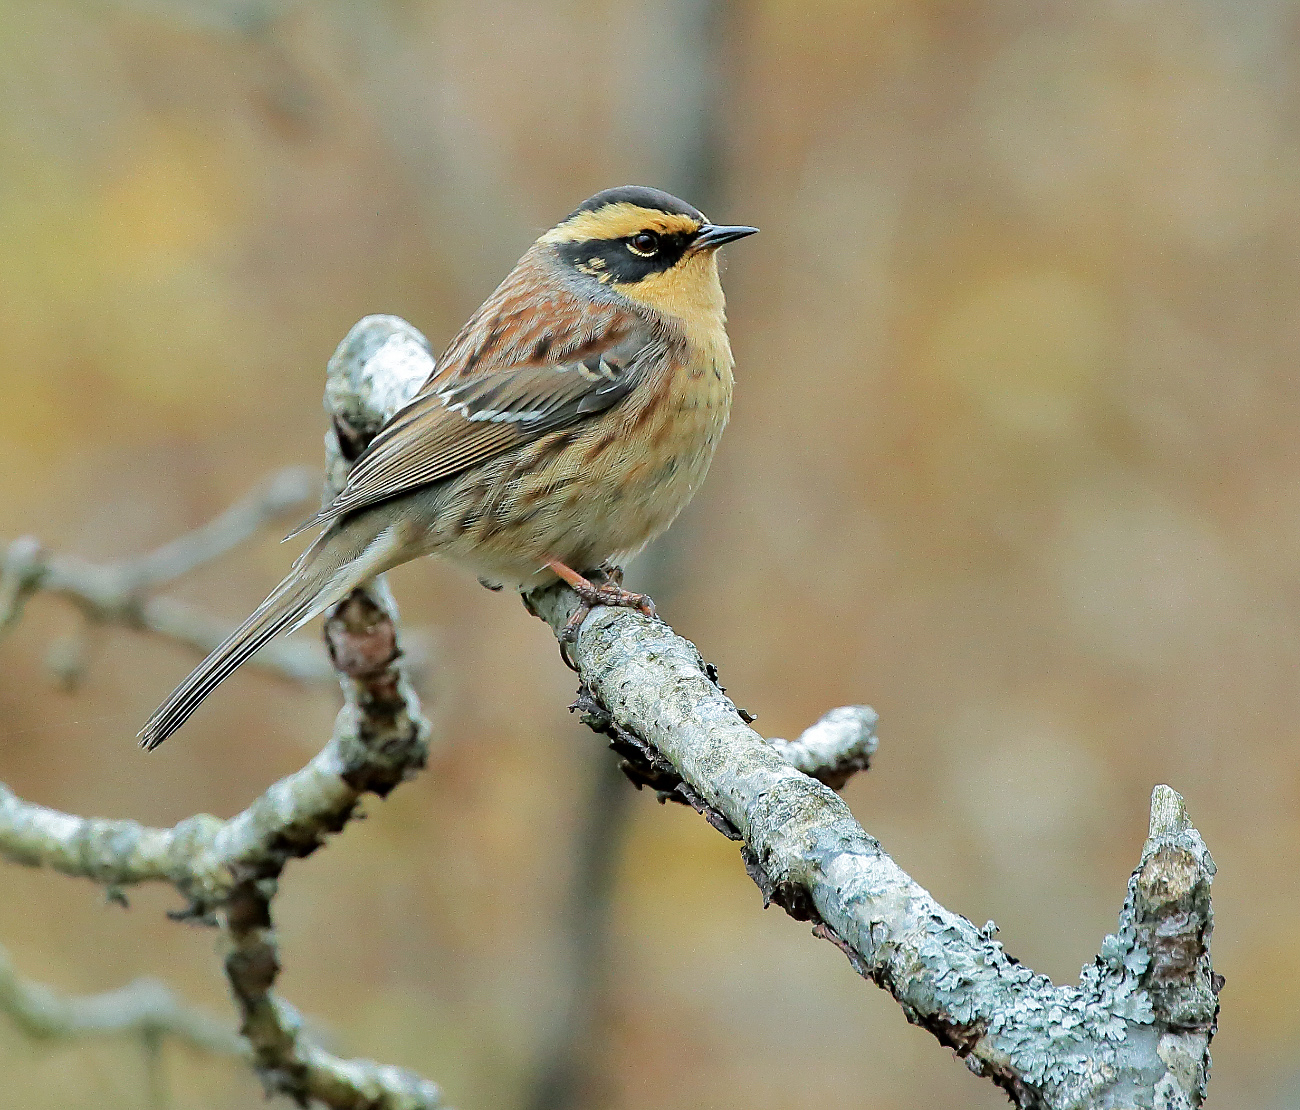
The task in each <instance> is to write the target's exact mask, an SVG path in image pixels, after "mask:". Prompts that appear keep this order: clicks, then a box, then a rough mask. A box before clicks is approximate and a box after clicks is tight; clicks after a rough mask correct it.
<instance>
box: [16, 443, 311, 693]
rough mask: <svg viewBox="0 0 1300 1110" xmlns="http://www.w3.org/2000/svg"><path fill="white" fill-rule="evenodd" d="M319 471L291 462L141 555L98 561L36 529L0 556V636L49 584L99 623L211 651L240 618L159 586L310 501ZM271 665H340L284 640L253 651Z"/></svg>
mask: <svg viewBox="0 0 1300 1110" xmlns="http://www.w3.org/2000/svg"><path fill="white" fill-rule="evenodd" d="M317 481H319V479H315V478H313V477H312V476H311V475H310V474H309V472H308V471H306V470H305V469H304V468H302V467H290V468H287V469H285V470H281V471H279V472H278V473H276V474H273V475H272V476H271V477H270V478H268V479H267V480H266V481H265V482H263V483H261V484H260V485H259V486H258V487H257V488H256V489H254V490H253V491H252V492H251V493H249V494H248V495H247V496H246V497H244V498H243V499H242V500H241V501H239V502H237V503H236V504H235V505H232V506H231V507H230V508H229V509H227V510H226V511H225V512H224V513H222V514H221V515H220V516H219V517H217V518H216V519H215V520H212V521H210V522H209V523H207V524H205V525H203V526H202V527H200V528H196V529H195V530H194V531H192V532H189V533H187V534H186V535H184V536H181V537H180V538H178V539H176V540H173V541H172V542H171V543H168V544H164V545H163V546H162V547H160V548H157V549H156V550H154V551H152V552H150V553H149V554H147V555H143V556H141V557H140V558H138V559H130V560H124V561H122V562H117V563H107V564H98V563H90V562H87V561H86V560H84V559H77V558H74V557H72V556H67V555H56V554H53V553H52V552H48V551H45V550H44V549H42V547H41V545H40V543H39V541H38V540H36V539H35V538H34V537H32V536H22V537H20V538H18V539H16V540H14V541H13V542H12V543H10V545H9V547H8V550H7V551H6V552H5V554H4V557H3V561H0V637H2V636H3V635H4V634H5V632H7V631H8V630H9V629H11V628H12V627H13V626H14V625H15V624H17V622H18V621H19V620H20V619H21V617H22V614H23V609H24V607H25V605H26V603H27V600H28V599H29V598H30V597H31V596H32V595H33V594H35V593H38V592H44V593H48V594H53V595H55V596H57V597H62V598H64V599H65V600H67V601H69V602H71V603H72V604H73V605H75V606H76V607H77V609H78V610H79V611H80V612H81V614H82V616H83V617H84V618H85V619H86V621H87V622H89V623H91V624H116V625H122V626H124V627H126V628H133V629H138V630H141V631H146V632H152V633H156V634H157V635H160V636H164V637H166V638H167V639H170V640H172V641H174V642H176V643H179V644H183V645H185V646H186V647H189V648H192V649H195V650H197V651H200V652H202V653H204V654H206V653H207V652H209V651H211V650H212V649H213V648H214V647H216V646H217V644H219V643H220V642H221V641H222V640H223V639H224V638H225V637H226V635H227V634H228V633H229V632H230V630H231V628H233V627H234V626H233V625H231V624H229V623H227V622H225V621H221V620H218V619H217V618H215V617H213V616H211V615H210V614H207V613H204V612H202V611H201V610H199V609H196V608H195V607H193V606H191V605H186V604H185V603H184V602H181V601H176V600H174V599H172V598H168V597H159V596H158V595H157V594H156V593H154V591H156V590H157V589H158V588H159V587H161V586H164V585H166V584H167V583H169V582H173V581H175V580H176V579H177V578H180V577H181V576H182V575H184V574H187V573H189V572H190V571H191V570H194V569H195V568H196V567H199V566H201V565H203V564H204V563H209V562H212V561H213V560H215V559H218V558H220V557H221V556H222V555H224V554H226V553H227V552H229V551H230V550H232V549H233V548H235V547H237V546H238V545H239V544H241V543H243V542H245V541H246V540H248V539H249V538H250V537H252V536H253V535H255V534H256V533H257V532H258V531H259V530H260V529H262V528H264V527H266V526H267V525H268V524H270V523H272V522H274V521H276V520H279V519H281V518H283V516H284V515H285V513H286V512H288V511H289V510H290V509H302V508H303V507H305V506H306V505H307V504H308V503H309V502H310V500H311V498H312V490H313V489H314V488H315V486H316V482H317ZM72 654H73V655H75V656H78V658H75V659H73V660H71V661H61V662H60V665H59V667H58V668H57V669H58V670H59V672H60V677H61V678H63V679H65V680H66V681H68V682H69V683H72V682H75V681H76V679H77V678H78V677H79V676H80V671H81V670H83V669H84V662H82V661H81V659H80V658H79V656H80V655H83V654H84V652H81V653H72ZM252 662H253V665H255V666H258V667H260V668H262V669H263V670H267V671H271V672H272V673H275V674H280V675H283V676H284V677H287V678H291V679H294V680H296V681H299V682H327V681H330V680H332V678H333V671H332V670H331V668H330V665H329V661H328V660H327V659H325V657H324V655H323V654H322V652H321V651H320V648H319V647H317V646H316V645H314V644H310V643H300V642H298V641H295V640H276V641H275V642H273V643H272V644H269V645H268V646H267V648H265V649H264V650H263V651H260V652H258V654H257V655H256V656H255V657H254V659H253V661H252Z"/></svg>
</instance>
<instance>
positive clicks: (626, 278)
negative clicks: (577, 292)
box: [557, 229, 695, 285]
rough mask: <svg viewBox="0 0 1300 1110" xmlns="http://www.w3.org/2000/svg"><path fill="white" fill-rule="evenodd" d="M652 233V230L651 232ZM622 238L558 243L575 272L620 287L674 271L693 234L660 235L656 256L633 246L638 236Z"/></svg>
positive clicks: (654, 253) (559, 248)
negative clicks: (604, 280)
mask: <svg viewBox="0 0 1300 1110" xmlns="http://www.w3.org/2000/svg"><path fill="white" fill-rule="evenodd" d="M647 230H650V229H647ZM642 234H645V232H637V233H636V235H625V236H622V237H621V238H618V239H587V240H583V241H579V242H576V243H560V244H557V251H558V253H559V255H560V257H561V258H562V259H564V261H565V262H567V263H568V264H569V265H570V266H573V267H574V268H575V269H577V270H580V271H582V272H583V273H585V274H587V275H589V276H591V277H596V278H600V277H604V276H605V275H608V280H609V281H610V282H612V283H614V284H616V285H627V284H630V283H632V282H637V281H642V280H644V279H645V278H648V277H649V276H650V275H651V274H658V273H663V272H664V271H665V270H670V269H672V268H673V266H675V265H676V264H677V263H678V261H679V260H680V259H681V257H682V255H683V254H685V253H686V249H687V247H689V246H690V244H691V240H692V239H693V238H694V237H695V236H694V234H693V233H687V232H677V233H675V234H671V235H666V234H664V233H662V232H656V233H655V234H656V236H657V238H658V242H657V244H656V248H657V249H656V250H655V251H654V252H653V253H650V254H646V253H644V252H642V251H638V250H637V249H636V247H635V245H634V243H633V240H635V239H636V237H637V235H642Z"/></svg>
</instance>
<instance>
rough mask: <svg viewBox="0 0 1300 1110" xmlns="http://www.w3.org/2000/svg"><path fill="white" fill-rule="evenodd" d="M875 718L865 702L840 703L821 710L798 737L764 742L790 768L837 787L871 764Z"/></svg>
mask: <svg viewBox="0 0 1300 1110" xmlns="http://www.w3.org/2000/svg"><path fill="white" fill-rule="evenodd" d="M879 720H880V718H879V716H878V715H877V714H876V711H875V710H874V709H872V708H871V707H870V706H869V705H842V706H840V707H839V708H838V709H832V710H831V711H830V712H829V713H824V714H823V715H822V717H821V719H820V720H819V721H817V723H816V724H814V725H811V726H810V727H808V728H806V729H804V730H803V733H802V734H801V735H800V736H799V739H798V740H780V739H777V738H773V739H771V740H769V741H768V743H769V744H771V745H772V747H773V748H775V749H776V753H777V755H779V756H780V757H781V758H782V759H784V760H785V761H786V762H787V763H788V764H790V766H791V767H794V768H795V769H796V770H798V771H802V772H803V773H804V774H805V775H811V776H812V777H813V778H815V779H818V780H819V781H821V782H824V783H825V784H826V785H827V786H829V787H830V788H831V789H832V790H838V789H839V788H840V787H842V786H843V785H844V784H845V783H846V782H848V781H849V779H850V778H852V777H853V776H854V775H855V774H857V772H859V771H865V770H866V769H867V768H868V767H870V766H871V757H872V756H873V755H875V754H876V745H877V740H876V724H877V722H878V721H879Z"/></svg>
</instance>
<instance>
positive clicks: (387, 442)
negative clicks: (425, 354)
mask: <svg viewBox="0 0 1300 1110" xmlns="http://www.w3.org/2000/svg"><path fill="white" fill-rule="evenodd" d="M517 274H518V271H517V272H516V274H513V275H511V278H516V276H517ZM511 285H512V281H511V279H510V278H508V279H507V281H506V282H505V283H503V284H502V287H501V288H500V289H498V290H497V292H496V293H495V294H494V295H493V297H491V298H489V299H488V301H487V302H485V303H484V305H483V307H482V308H481V309H480V310H479V312H478V313H477V314H476V315H475V317H474V318H473V319H471V320H470V322H469V323H468V324H467V325H466V326H465V328H464V329H463V330H462V332H461V334H460V335H459V336H457V337H456V339H455V340H453V342H452V344H451V346H450V347H449V348H448V349H447V352H446V353H445V354H444V355H443V358H442V359H441V360H440V361H439V365H438V368H437V370H436V371H435V372H434V374H433V375H431V377H430V378H429V380H428V381H427V382H425V384H424V385H423V386H422V387H421V390H420V392H419V393H418V394H416V396H415V397H414V398H413V399H412V400H411V401H410V402H409V403H408V404H407V405H406V407H405V408H403V409H401V410H399V411H398V412H397V413H395V414H394V415H393V417H392V418H391V419H390V420H389V422H388V423H387V424H386V425H385V426H384V427H383V429H382V430H381V431H380V432H379V434H378V435H377V436H375V438H374V439H373V440H372V441H371V443H370V445H369V446H368V447H367V448H366V450H365V451H364V452H362V454H361V456H360V457H359V458H358V459H357V461H356V463H355V465H354V466H353V468H352V471H351V473H350V474H349V476H348V481H347V485H346V486H345V487H344V488H343V490H342V492H341V493H340V494H339V495H338V497H336V498H335V499H334V501H333V502H331V503H330V504H329V505H328V506H326V508H324V509H323V510H322V511H321V512H320V513H318V514H317V515H316V516H315V517H314V518H313V519H312V520H310V521H308V522H307V523H306V524H304V525H303V526H302V528H300V529H298V531H302V530H303V529H305V528H308V527H311V526H312V525H315V524H322V523H328V522H330V521H333V520H336V519H338V518H339V517H341V516H343V515H345V514H347V513H350V512H355V511H356V510H358V509H362V508H366V507H367V506H370V505H375V504H378V503H379V502H381V501H387V500H388V499H390V498H392V497H396V496H398V495H400V494H403V493H407V492H410V491H411V490H414V489H417V488H419V487H421V486H426V485H430V484H432V483H434V482H438V481H442V480H443V479H446V478H449V477H451V476H452V475H454V474H457V473H459V472H461V471H463V470H466V469H468V468H470V467H472V466H475V465H477V464H479V463H482V462H484V461H486V460H488V459H490V458H492V457H493V456H495V455H498V454H501V453H502V452H505V451H508V450H510V449H511V448H513V447H516V446H520V445H522V444H524V443H527V442H528V441H529V440H532V439H536V438H537V437H539V436H542V435H545V434H546V433H548V432H551V431H555V430H558V429H560V428H564V427H568V426H571V425H574V424H577V423H580V422H581V421H583V420H587V419H590V418H591V417H592V416H595V415H597V414H598V413H601V412H604V411H605V410H607V409H609V408H610V407H612V406H613V405H616V404H617V403H618V402H619V401H621V400H622V399H623V398H624V397H626V396H627V395H628V393H630V392H631V391H632V390H633V389H634V388H635V387H636V385H637V383H638V382H640V381H641V380H643V379H644V377H645V374H646V370H647V368H648V367H649V366H650V365H651V364H653V363H654V362H655V361H656V356H657V355H659V354H662V353H663V352H664V351H665V349H666V341H665V340H664V338H663V337H662V336H660V335H659V334H657V332H656V331H655V329H653V328H652V327H651V326H650V325H649V324H648V323H647V322H646V321H644V320H643V319H642V318H641V317H639V316H636V315H634V314H633V313H631V312H630V311H628V310H625V309H620V308H617V307H615V306H612V305H603V306H592V305H590V304H589V303H586V302H583V301H580V300H579V299H578V298H577V297H575V296H573V295H572V294H565V295H564V296H563V297H560V298H558V300H559V303H551V304H548V305H547V306H546V308H547V309H549V311H546V312H545V313H542V312H537V313H529V312H522V311H519V310H518V308H517V307H515V306H513V305H511V304H510V301H512V300H514V301H517V300H518V295H517V290H514V289H512V288H511ZM549 300H550V301H551V302H555V301H556V300H557V298H556V297H555V295H554V294H551V295H550V297H549ZM566 323H567V325H568V326H567V327H566V326H565V325H566ZM512 332H513V334H511V333H512ZM539 356H540V357H539ZM512 360H513V361H512Z"/></svg>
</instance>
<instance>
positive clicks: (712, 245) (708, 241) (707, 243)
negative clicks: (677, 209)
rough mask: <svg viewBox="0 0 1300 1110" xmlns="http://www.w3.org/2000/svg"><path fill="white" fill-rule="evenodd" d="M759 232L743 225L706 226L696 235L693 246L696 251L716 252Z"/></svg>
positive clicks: (754, 228)
mask: <svg viewBox="0 0 1300 1110" xmlns="http://www.w3.org/2000/svg"><path fill="white" fill-rule="evenodd" d="M757 230H758V228H756V227H744V226H743V225H741V224H735V225H732V226H727V225H725V224H705V225H704V226H703V227H702V228H700V230H699V231H698V232H697V233H696V236H695V239H694V241H693V242H692V243H691V246H692V247H694V248H695V249H696V250H716V249H717V248H718V247H720V246H722V244H723V243H733V242H735V241H736V240H737V239H743V238H744V237H745V236H746V235H753V234H754V233H755V232H756V231H757Z"/></svg>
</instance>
